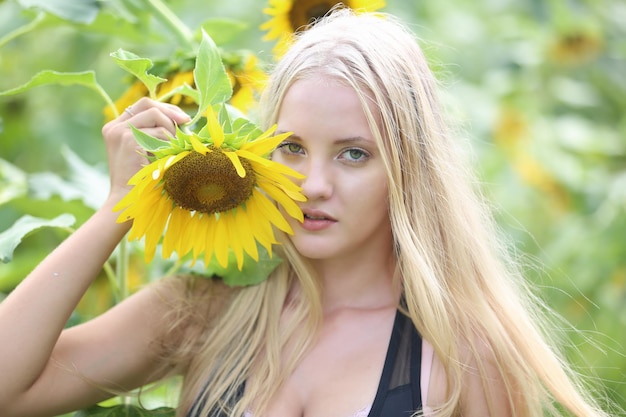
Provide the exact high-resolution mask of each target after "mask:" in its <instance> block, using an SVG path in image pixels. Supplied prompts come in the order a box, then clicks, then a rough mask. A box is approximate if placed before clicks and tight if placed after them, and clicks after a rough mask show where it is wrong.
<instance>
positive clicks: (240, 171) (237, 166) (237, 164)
mask: <svg viewBox="0 0 626 417" xmlns="http://www.w3.org/2000/svg"><path fill="white" fill-rule="evenodd" d="M224 155H226V156H227V157H228V159H230V162H232V163H233V166H234V167H235V170H236V171H237V175H239V176H240V177H241V178H243V177H245V176H246V169H245V168H244V167H243V165H241V161H240V160H239V157H238V156H237V154H236V153H235V152H224Z"/></svg>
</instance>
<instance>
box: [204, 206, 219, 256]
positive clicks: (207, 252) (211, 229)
mask: <svg viewBox="0 0 626 417" xmlns="http://www.w3.org/2000/svg"><path fill="white" fill-rule="evenodd" d="M208 216H210V218H207V219H206V222H207V230H206V233H205V235H204V242H205V247H204V264H205V265H209V263H211V259H212V258H213V254H214V253H215V247H216V245H219V244H220V242H218V241H217V240H216V238H215V235H216V230H217V227H216V224H215V214H210V215H208ZM209 220H210V221H209Z"/></svg>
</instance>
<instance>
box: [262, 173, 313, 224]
mask: <svg viewBox="0 0 626 417" xmlns="http://www.w3.org/2000/svg"><path fill="white" fill-rule="evenodd" d="M259 186H260V187H261V189H263V191H265V192H266V193H267V194H268V195H269V196H270V197H272V198H273V199H274V200H275V201H276V202H277V203H278V204H280V205H281V206H283V208H284V209H285V210H286V211H287V213H288V214H289V215H290V216H291V217H293V218H294V219H298V220H300V221H303V220H304V215H303V214H302V210H301V209H300V207H298V205H297V204H296V203H295V202H294V201H293V200H292V199H291V198H290V197H289V196H287V195H286V194H285V193H284V192H283V190H281V189H280V188H278V187H276V186H275V185H274V184H272V183H271V182H267V181H259Z"/></svg>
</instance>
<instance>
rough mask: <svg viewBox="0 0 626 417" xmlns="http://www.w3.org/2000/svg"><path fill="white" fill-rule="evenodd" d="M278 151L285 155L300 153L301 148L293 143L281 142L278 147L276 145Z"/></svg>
mask: <svg viewBox="0 0 626 417" xmlns="http://www.w3.org/2000/svg"><path fill="white" fill-rule="evenodd" d="M278 149H279V150H280V151H282V152H284V153H286V154H300V153H302V146H300V145H298V144H297V143H294V142H283V143H281V144H280V145H278Z"/></svg>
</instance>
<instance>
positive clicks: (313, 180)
mask: <svg viewBox="0 0 626 417" xmlns="http://www.w3.org/2000/svg"><path fill="white" fill-rule="evenodd" d="M371 111H372V114H374V115H377V114H378V112H377V111H376V110H375V109H374V108H373V107H372V108H371ZM277 123H278V131H283V132H293V135H292V136H290V137H289V138H287V139H286V140H285V141H284V142H283V143H281V144H280V145H279V147H278V148H277V149H276V151H274V154H273V157H272V158H273V160H275V161H277V162H280V163H283V164H285V165H288V166H290V167H291V168H293V169H295V170H296V171H299V172H301V173H302V174H304V175H306V178H305V179H304V180H302V183H301V186H302V189H303V193H304V195H305V196H306V197H307V201H306V202H304V203H301V207H302V210H303V212H304V222H303V223H300V222H299V221H297V220H295V219H293V218H291V217H290V216H286V217H287V220H288V221H289V222H290V224H291V226H292V228H293V230H294V235H293V236H292V241H293V243H294V245H295V247H296V248H297V250H298V251H299V252H300V253H301V254H302V255H303V256H305V257H307V258H311V259H319V260H322V259H330V258H336V259H340V258H341V257H346V256H347V257H350V256H355V255H356V256H364V255H365V256H367V254H368V253H373V254H381V251H382V253H385V254H387V253H389V252H390V251H391V250H392V237H391V224H390V220H389V215H388V203H387V201H388V194H387V176H386V173H385V169H384V166H383V161H382V156H381V154H380V152H379V150H378V146H377V144H376V142H375V139H374V137H373V135H372V132H371V131H370V128H369V125H368V123H367V119H366V116H365V113H364V111H363V108H362V107H361V102H360V101H359V98H358V96H357V94H356V92H355V91H354V90H353V89H352V88H350V87H347V86H345V85H343V84H340V83H339V82H337V81H334V80H328V79H303V80H299V81H297V82H295V83H294V84H293V85H292V86H291V87H290V88H289V90H288V91H287V94H286V95H285V97H284V100H283V103H282V106H281V108H280V112H279V115H278V122H277ZM371 251H374V252H371Z"/></svg>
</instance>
